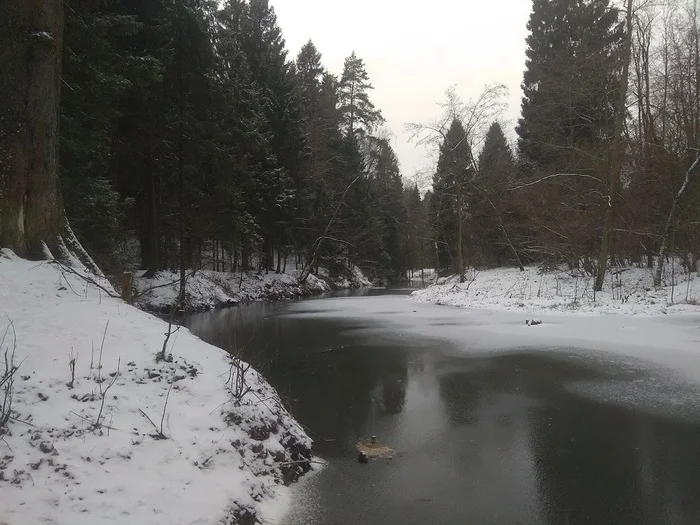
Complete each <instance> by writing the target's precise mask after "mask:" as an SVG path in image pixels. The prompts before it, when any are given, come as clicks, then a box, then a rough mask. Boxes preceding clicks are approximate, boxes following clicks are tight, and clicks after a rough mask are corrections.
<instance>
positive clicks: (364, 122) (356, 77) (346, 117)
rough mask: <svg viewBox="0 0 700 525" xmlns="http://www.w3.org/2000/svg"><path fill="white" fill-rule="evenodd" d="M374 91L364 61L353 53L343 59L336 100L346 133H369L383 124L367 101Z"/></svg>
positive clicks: (377, 113) (380, 117) (379, 116)
mask: <svg viewBox="0 0 700 525" xmlns="http://www.w3.org/2000/svg"><path fill="white" fill-rule="evenodd" d="M371 89H374V88H373V87H372V84H371V83H370V82H369V75H368V74H367V70H366V69H365V63H364V61H363V60H362V59H361V58H359V57H358V56H357V55H355V52H354V51H353V53H352V54H351V55H350V56H349V57H348V58H346V59H345V64H344V65H343V75H342V76H341V77H340V85H339V87H338V99H339V103H340V112H341V114H342V116H343V128H344V130H345V132H346V133H349V134H352V133H355V132H358V131H359V132H364V133H369V132H371V131H372V130H373V129H374V128H375V127H376V126H377V125H379V124H381V123H382V122H384V118H383V117H382V114H381V112H380V111H379V110H377V109H375V107H374V104H372V101H371V100H370V99H369V91H370V90H371Z"/></svg>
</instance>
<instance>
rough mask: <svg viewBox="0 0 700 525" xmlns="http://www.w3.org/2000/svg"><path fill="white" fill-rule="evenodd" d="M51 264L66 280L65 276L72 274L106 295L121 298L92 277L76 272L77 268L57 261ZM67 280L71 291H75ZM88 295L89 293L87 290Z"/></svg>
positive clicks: (50, 262) (54, 260)
mask: <svg viewBox="0 0 700 525" xmlns="http://www.w3.org/2000/svg"><path fill="white" fill-rule="evenodd" d="M49 264H53V265H55V266H57V267H58V269H59V270H60V271H61V273H62V274H63V275H64V277H63V278H64V279H65V274H66V273H69V274H71V275H75V276H76V277H78V278H79V279H82V280H83V281H85V282H86V283H88V284H92V285H93V286H96V287H97V288H99V289H100V290H102V291H103V292H104V293H106V294H107V295H109V296H110V297H114V298H119V296H118V295H117V294H115V293H112V292H111V291H109V290H108V289H107V288H105V287H104V286H102V285H101V284H100V283H98V282H97V281H96V280H95V279H93V278H92V277H90V276H88V275H83V274H82V273H80V272H78V271H76V270H75V268H71V267H70V266H68V265H66V264H63V263H62V262H60V261H57V260H56V259H53V260H52V261H49ZM65 280H66V283H68V286H69V287H70V288H71V290H73V287H72V286H71V285H70V282H69V281H68V279H65ZM73 293H76V292H75V290H73ZM86 293H87V290H86ZM76 295H78V294H77V293H76Z"/></svg>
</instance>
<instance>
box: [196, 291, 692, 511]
mask: <svg viewBox="0 0 700 525" xmlns="http://www.w3.org/2000/svg"><path fill="white" fill-rule="evenodd" d="M396 293H399V292H396ZM342 300H343V299H333V301H336V303H335V304H336V305H337V304H338V303H337V301H342ZM362 300H367V301H371V300H373V299H372V297H368V298H366V299H362ZM303 304H304V303H302V306H303ZM396 308H397V309H400V308H406V301H405V299H403V298H400V297H397V298H396ZM299 309H300V308H299V305H298V304H297V305H294V304H277V305H271V304H254V305H251V306H247V307H243V308H237V309H231V310H227V311H221V312H214V313H209V314H202V315H197V316H193V317H191V318H190V319H189V322H188V326H189V327H190V329H192V330H193V331H194V332H195V333H197V334H199V335H200V336H202V337H203V338H205V339H207V340H209V341H210V342H213V343H215V344H217V345H219V346H222V347H229V346H231V345H236V346H237V347H239V348H240V347H245V350H246V353H247V355H248V357H249V359H252V360H253V361H255V362H256V363H257V364H258V366H261V367H262V368H263V369H264V370H265V373H266V375H267V377H268V379H269V380H270V381H271V382H272V384H273V385H274V386H275V387H277V389H278V391H279V392H280V394H281V395H282V397H283V399H284V400H285V402H286V403H287V406H288V407H289V408H290V410H291V411H292V412H293V414H294V415H295V416H296V417H297V419H298V420H299V421H300V422H301V423H302V424H303V425H304V426H305V427H306V428H308V429H309V431H310V433H311V435H312V437H314V439H315V442H316V444H315V449H316V453H317V454H318V455H319V456H320V457H322V458H324V459H325V460H327V461H328V465H327V467H326V468H325V469H323V470H322V471H321V473H319V474H317V475H315V476H313V477H312V478H311V479H309V480H307V481H305V482H303V483H302V484H301V486H299V487H297V488H296V489H295V491H296V492H295V505H294V508H293V510H292V512H291V513H290V515H289V516H287V518H286V519H285V521H284V522H283V523H284V524H285V525H298V524H338V525H340V524H368V525H370V524H371V525H375V524H376V525H403V524H421V525H422V524H433V523H434V524H475V525H478V524H509V525H514V524H520V525H526V524H533V525H534V524H548V525H566V524H570V525H576V524H591V525H604V524H620V525H626V524H630V525H633V524H634V525H637V524H693V525H697V524H700V407H698V405H697V403H696V402H695V400H697V399H700V393H699V392H698V388H697V386H695V385H692V384H685V383H682V382H679V381H676V380H675V379H674V378H673V375H672V374H666V373H665V372H663V371H659V370H657V369H655V368H654V367H651V366H645V365H644V364H643V363H640V364H639V366H629V363H628V364H626V365H624V366H623V365H621V364H620V362H619V360H616V359H614V358H612V357H611V358H610V359H609V360H608V359H606V358H605V357H604V356H603V357H601V355H599V354H597V355H590V354H587V353H585V352H579V351H574V350H570V349H568V350H566V349H562V350H560V351H551V350H550V351H547V352H543V351H538V349H507V350H508V351H507V352H504V353H491V354H488V355H484V354H481V355H469V354H468V353H465V352H464V351H463V350H462V349H457V348H455V347H453V346H452V345H451V344H450V343H447V342H444V341H440V340H438V339H434V338H431V337H415V336H410V337H409V336H402V335H401V334H397V333H395V332H394V331H393V329H392V327H391V324H390V323H388V322H384V320H383V319H382V318H381V315H380V316H375V318H373V319H367V320H362V321H359V320H357V319H355V320H353V321H351V320H348V319H342V318H338V317H336V318H332V319H330V318H324V317H323V316H322V315H317V316H313V317H305V316H298V315H295V314H294V312H295V311H298V310H299ZM302 309H303V308H302ZM391 313H392V312H391V310H387V312H386V315H387V316H390V315H391ZM435 329H437V328H435ZM647 390H649V391H647ZM652 390H653V391H652ZM610 392H616V393H617V394H616V395H613V394H610ZM619 393H623V394H624V395H623V396H622V397H623V398H624V400H625V403H613V402H607V401H605V399H607V398H611V397H612V398H615V397H618V398H619V397H620V395H619ZM637 398H639V399H641V400H645V399H646V400H647V401H640V402H638V403H635V399H637ZM601 399H602V401H601ZM649 399H654V400H656V401H655V402H654V403H651V404H653V405H654V407H653V408H654V409H653V410H650V409H649V408H650V407H649V406H646V405H648V404H650V403H649V402H648V400H649ZM371 435H377V436H378V438H379V440H380V441H381V442H383V443H385V444H387V445H389V446H391V447H392V448H394V449H395V450H396V451H397V455H396V457H395V458H394V459H393V460H390V461H389V460H385V461H379V462H374V463H370V464H368V465H361V464H359V463H358V462H357V461H356V451H355V449H354V445H355V443H356V442H357V440H358V439H360V438H367V437H369V436H371Z"/></svg>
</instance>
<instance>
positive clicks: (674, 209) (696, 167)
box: [654, 157, 700, 288]
mask: <svg viewBox="0 0 700 525" xmlns="http://www.w3.org/2000/svg"><path fill="white" fill-rule="evenodd" d="M698 171H700V157H698V158H696V159H695V162H693V164H692V166H690V168H688V171H686V172H685V177H684V178H683V183H682V184H681V187H680V189H679V190H678V193H676V196H675V198H674V199H673V203H672V204H671V211H669V212H668V217H667V218H666V225H665V226H664V231H663V232H662V234H661V248H660V249H659V258H658V261H657V265H656V273H655V274H654V286H655V287H657V288H658V287H659V286H661V277H662V276H663V271H664V259H665V258H666V252H667V251H668V235H669V233H670V232H671V228H672V227H673V223H674V222H675V221H676V215H677V214H678V209H679V206H680V203H681V202H682V200H683V196H684V195H685V193H686V192H687V191H688V188H689V187H690V184H691V182H692V180H693V177H694V176H695V175H696V174H697V172H698Z"/></svg>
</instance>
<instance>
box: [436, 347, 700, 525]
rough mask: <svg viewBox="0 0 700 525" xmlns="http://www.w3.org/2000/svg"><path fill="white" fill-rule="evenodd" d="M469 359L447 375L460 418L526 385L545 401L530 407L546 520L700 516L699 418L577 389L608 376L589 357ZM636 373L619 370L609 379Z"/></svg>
mask: <svg viewBox="0 0 700 525" xmlns="http://www.w3.org/2000/svg"><path fill="white" fill-rule="evenodd" d="M482 364H483V365H485V366H481V365H482ZM466 366H469V368H468V369H464V367H462V369H459V368H457V369H453V370H452V371H450V370H449V369H448V370H443V371H442V373H441V374H440V378H439V385H440V386H439V388H440V395H441V397H442V399H443V406H444V407H445V410H446V413H447V416H448V419H449V421H450V423H451V424H453V425H464V424H470V423H474V422H475V421H476V418H477V417H478V411H479V409H480V408H481V409H487V408H488V406H489V400H490V399H494V398H496V396H498V395H499V394H504V393H511V392H514V391H522V392H525V393H527V394H528V395H531V396H533V397H535V398H536V399H540V400H541V401H542V403H541V405H539V406H537V407H535V408H529V409H528V410H529V414H528V421H529V432H530V439H529V443H530V447H531V452H532V457H533V461H534V469H535V472H534V473H535V477H536V484H537V491H538V493H539V497H538V498H537V501H534V502H533V504H535V505H537V506H538V507H539V508H540V510H541V513H540V515H541V516H542V519H543V520H544V522H545V523H546V524H548V525H564V524H567V523H568V524H570V525H584V524H586V525H599V524H608V523H609V524H616V525H618V524H619V525H622V524H625V525H626V524H630V525H632V524H634V525H637V524H639V525H647V524H649V525H651V524H665V523H678V524H688V525H690V524H693V525H696V524H698V523H700V498H699V497H698V496H697V495H698V493H700V447H699V446H698V443H700V427H699V426H698V425H690V424H684V423H680V422H677V421H671V420H668V419H661V418H656V417H652V416H650V415H649V414H641V413H635V412H631V411H629V410H625V409H622V408H617V407H614V406H610V405H602V404H599V403H595V402H593V401H590V400H586V399H584V398H581V397H580V396H575V395H572V394H570V393H568V392H567V391H566V390H565V389H564V385H565V384H567V383H568V382H570V381H579V380H590V379H597V380H600V379H601V374H602V372H601V370H599V369H597V368H594V367H593V366H590V367H589V366H587V365H586V364H584V363H581V362H578V363H570V362H567V361H564V360H556V359H547V358H545V357H543V356H536V355H519V356H518V355H516V356H502V357H496V358H491V359H488V360H486V362H485V363H480V362H479V361H478V360H473V361H471V362H470V363H468V364H467V365H466ZM603 377H604V376H603ZM632 379H633V378H631V377H629V376H622V375H620V374H619V373H611V374H610V376H609V377H608V378H607V379H604V381H615V382H620V381H629V380H632ZM669 395H672V394H670V393H669Z"/></svg>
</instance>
